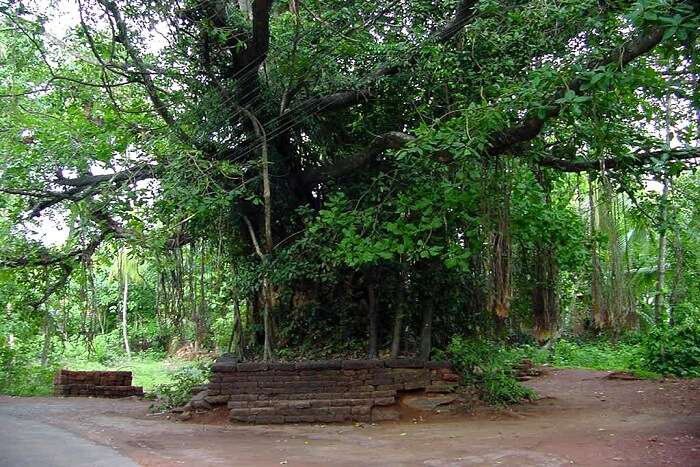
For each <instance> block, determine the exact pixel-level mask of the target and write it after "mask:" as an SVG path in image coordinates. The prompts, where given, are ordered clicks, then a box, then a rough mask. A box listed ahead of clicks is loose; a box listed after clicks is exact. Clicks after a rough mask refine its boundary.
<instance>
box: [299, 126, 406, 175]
mask: <svg viewBox="0 0 700 467" xmlns="http://www.w3.org/2000/svg"><path fill="white" fill-rule="evenodd" d="M414 140H415V137H413V136H411V135H408V134H406V133H401V132H398V131H390V132H388V133H384V134H383V135H380V136H377V137H376V138H375V139H374V141H372V143H371V144H370V145H369V146H367V148H365V149H364V150H363V151H361V152H359V153H357V154H355V155H354V156H351V157H348V158H345V159H342V160H340V161H337V162H335V163H331V164H325V165H322V166H320V167H314V168H311V169H307V170H305V171H304V172H302V174H301V180H302V182H303V183H304V184H306V185H309V186H312V185H316V184H318V183H320V182H322V181H324V180H326V179H328V178H333V177H339V176H341V175H345V174H347V173H350V172H352V171H354V170H357V169H359V168H361V167H363V166H365V165H367V164H369V163H370V162H372V161H373V160H374V159H376V158H377V157H378V156H379V155H380V154H382V153H383V152H384V151H386V150H387V149H401V148H403V147H404V146H406V145H407V144H408V143H410V142H412V141H414Z"/></svg>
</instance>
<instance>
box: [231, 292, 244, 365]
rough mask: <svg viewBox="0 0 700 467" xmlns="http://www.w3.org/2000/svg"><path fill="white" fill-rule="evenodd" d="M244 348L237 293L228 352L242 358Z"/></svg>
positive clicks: (234, 301)
mask: <svg viewBox="0 0 700 467" xmlns="http://www.w3.org/2000/svg"><path fill="white" fill-rule="evenodd" d="M244 348H245V337H244V335H243V322H242V320H241V307H240V303H239V301H238V292H236V297H235V298H234V300H233V326H232V327H231V338H230V339H229V341H228V352H231V351H232V350H233V352H234V353H235V354H236V355H237V356H239V357H242V356H243V349H244Z"/></svg>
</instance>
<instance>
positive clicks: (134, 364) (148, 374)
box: [62, 354, 190, 392]
mask: <svg viewBox="0 0 700 467" xmlns="http://www.w3.org/2000/svg"><path fill="white" fill-rule="evenodd" d="M189 364H190V362H188V361H186V360H179V359H172V358H169V359H162V360H155V359H153V358H152V357H151V356H142V355H139V354H135V355H133V356H132V358H131V360H127V359H126V358H121V359H119V360H115V361H113V362H110V363H109V364H105V363H100V362H95V361H66V362H64V363H63V365H62V368H65V369H68V370H75V371H99V370H101V371H131V373H132V375H133V383H132V384H133V385H134V386H143V389H144V391H146V392H151V391H153V390H155V389H156V387H158V386H161V385H164V384H169V383H171V382H172V378H173V376H172V375H173V373H175V372H176V371H178V370H179V369H180V368H183V367H185V366H188V365H189Z"/></svg>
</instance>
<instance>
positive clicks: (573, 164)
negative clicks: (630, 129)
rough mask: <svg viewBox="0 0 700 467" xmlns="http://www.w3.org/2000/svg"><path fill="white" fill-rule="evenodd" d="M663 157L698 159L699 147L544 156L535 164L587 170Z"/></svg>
mask: <svg viewBox="0 0 700 467" xmlns="http://www.w3.org/2000/svg"><path fill="white" fill-rule="evenodd" d="M664 157H665V158H666V159H665V161H664V162H665V163H668V162H676V161H684V160H689V159H700V148H698V147H696V148H687V149H672V150H666V149H659V150H654V151H643V152H636V153H632V154H630V155H629V156H628V157H610V158H607V159H602V160H580V159H579V160H568V159H559V158H556V157H551V156H548V157H544V158H542V159H540V160H538V161H537V164H539V165H541V166H544V167H551V168H553V169H557V170H561V171H563V172H587V171H589V170H617V169H625V168H629V167H640V166H644V165H646V164H649V163H653V162H654V160H653V159H663V158H664Z"/></svg>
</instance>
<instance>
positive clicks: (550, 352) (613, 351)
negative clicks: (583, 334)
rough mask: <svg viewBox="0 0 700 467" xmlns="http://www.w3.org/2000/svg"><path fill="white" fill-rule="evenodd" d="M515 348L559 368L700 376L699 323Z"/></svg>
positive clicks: (653, 374)
mask: <svg viewBox="0 0 700 467" xmlns="http://www.w3.org/2000/svg"><path fill="white" fill-rule="evenodd" d="M515 352H518V353H520V355H521V356H522V357H525V358H529V359H531V360H532V361H533V363H536V364H545V363H547V364H551V365H552V366H554V367H559V368H590V369H594V370H605V371H626V372H630V373H633V374H635V375H636V376H638V377H640V378H652V379H653V378H660V377H662V376H677V377H699V376H700V327H698V326H697V325H691V324H685V325H679V326H676V327H673V328H669V327H658V328H654V329H652V330H651V331H649V332H648V333H646V334H639V333H637V334H630V335H628V336H623V337H622V338H621V339H619V340H618V341H617V342H609V341H607V340H594V341H574V340H567V339H559V340H557V341H556V342H555V343H554V344H552V345H551V347H550V348H549V349H547V350H545V349H542V348H539V347H536V346H529V345H524V346H521V347H519V348H518V349H517V350H516V351H515Z"/></svg>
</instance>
